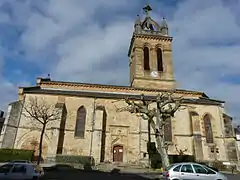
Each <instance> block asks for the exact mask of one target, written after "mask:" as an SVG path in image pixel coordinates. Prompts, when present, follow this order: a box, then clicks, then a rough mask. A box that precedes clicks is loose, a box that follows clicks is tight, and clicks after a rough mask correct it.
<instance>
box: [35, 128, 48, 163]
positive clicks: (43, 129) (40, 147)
mask: <svg viewBox="0 0 240 180" xmlns="http://www.w3.org/2000/svg"><path fill="white" fill-rule="evenodd" d="M45 128H46V124H43V127H42V132H41V136H40V142H39V148H38V150H39V154H38V159H37V164H38V165H39V164H40V163H41V159H42V144H43V136H44V132H45Z"/></svg>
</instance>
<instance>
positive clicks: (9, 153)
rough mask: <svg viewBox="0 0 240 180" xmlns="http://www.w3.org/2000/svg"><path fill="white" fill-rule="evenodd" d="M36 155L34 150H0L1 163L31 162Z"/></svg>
mask: <svg viewBox="0 0 240 180" xmlns="http://www.w3.org/2000/svg"><path fill="white" fill-rule="evenodd" d="M33 155H34V151H33V150H26V149H0V162H9V161H13V160H28V161H31V160H32V158H33Z"/></svg>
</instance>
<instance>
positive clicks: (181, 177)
mask: <svg viewBox="0 0 240 180" xmlns="http://www.w3.org/2000/svg"><path fill="white" fill-rule="evenodd" d="M163 177H164V179H165V180H185V179H189V180H190V179H191V180H193V179H194V180H228V178H227V177H226V176H225V175H223V174H222V173H219V172H217V171H215V170H213V169H211V168H210V167H207V166H205V165H201V164H198V163H191V162H189V163H177V164H173V165H171V166H169V167H168V168H167V171H165V172H163Z"/></svg>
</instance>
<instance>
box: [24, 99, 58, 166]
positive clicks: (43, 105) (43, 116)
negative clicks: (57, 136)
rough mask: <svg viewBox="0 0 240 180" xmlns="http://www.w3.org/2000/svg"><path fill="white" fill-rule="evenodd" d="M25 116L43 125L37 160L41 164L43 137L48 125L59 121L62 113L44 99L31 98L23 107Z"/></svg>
mask: <svg viewBox="0 0 240 180" xmlns="http://www.w3.org/2000/svg"><path fill="white" fill-rule="evenodd" d="M23 109H24V110H25V111H24V112H23V115H24V116H25V117H27V118H30V119H31V120H33V121H36V122H38V123H40V124H41V125H42V127H40V128H41V135H40V139H39V147H38V150H39V154H38V158H37V164H40V162H41V157H42V147H43V136H44V133H45V130H46V127H47V124H48V123H49V122H52V121H56V120H59V118H60V111H59V109H57V108H56V107H55V104H49V103H47V102H46V101H45V100H44V99H39V98H37V97H34V98H32V97H31V98H29V101H28V102H26V103H25V104H24V105H23Z"/></svg>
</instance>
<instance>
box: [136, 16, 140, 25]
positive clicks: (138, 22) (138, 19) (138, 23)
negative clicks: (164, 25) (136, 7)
mask: <svg viewBox="0 0 240 180" xmlns="http://www.w3.org/2000/svg"><path fill="white" fill-rule="evenodd" d="M136 25H141V20H140V17H139V15H137V18H136V20H135V26H136Z"/></svg>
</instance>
